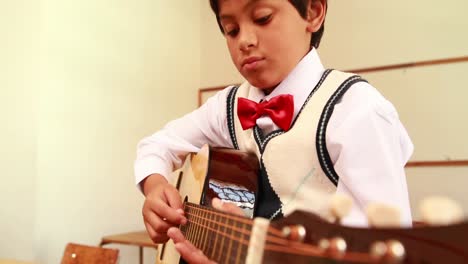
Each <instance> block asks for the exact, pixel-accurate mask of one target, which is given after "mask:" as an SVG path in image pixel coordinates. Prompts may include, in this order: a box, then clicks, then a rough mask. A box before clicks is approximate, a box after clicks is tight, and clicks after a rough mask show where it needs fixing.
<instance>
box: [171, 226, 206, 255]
mask: <svg viewBox="0 0 468 264" xmlns="http://www.w3.org/2000/svg"><path fill="white" fill-rule="evenodd" d="M167 234H168V235H169V237H170V238H171V239H172V240H173V241H174V244H175V247H176V250H177V251H178V252H179V254H180V255H181V257H182V258H183V259H184V260H186V261H187V262H188V263H195V264H196V263H215V262H213V261H211V260H209V259H208V257H207V256H205V255H204V254H203V252H202V251H201V250H199V249H197V248H196V247H195V246H194V245H193V244H192V243H190V241H188V240H186V239H185V237H184V236H183V234H182V232H180V230H179V229H178V228H170V229H169V230H168V232H167Z"/></svg>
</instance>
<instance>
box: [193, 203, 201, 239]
mask: <svg viewBox="0 0 468 264" xmlns="http://www.w3.org/2000/svg"><path fill="white" fill-rule="evenodd" d="M197 209H198V208H196V209H195V210H194V213H195V230H196V231H195V236H194V238H193V240H194V243H193V245H194V246H195V247H197V248H200V243H199V242H200V233H201V231H202V230H201V228H200V211H199V210H197Z"/></svg>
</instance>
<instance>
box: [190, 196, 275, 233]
mask: <svg viewBox="0 0 468 264" xmlns="http://www.w3.org/2000/svg"><path fill="white" fill-rule="evenodd" d="M185 206H186V207H189V208H190V209H192V210H194V211H206V212H209V213H210V214H213V215H216V216H219V217H221V218H227V219H232V220H233V221H235V222H236V221H237V222H238V223H244V224H247V226H248V227H249V228H250V229H251V228H252V223H253V221H252V219H247V218H243V217H240V216H235V215H229V214H225V213H222V212H218V211H216V210H214V209H211V208H206V207H201V206H200V205H195V204H190V203H186V205H185ZM187 213H189V214H190V212H186V214H187ZM191 215H193V214H191ZM195 216H196V215H195ZM196 217H197V216H196ZM202 219H203V220H204V221H210V219H206V218H202ZM224 226H225V227H228V228H231V226H228V225H224ZM247 230H248V229H247ZM244 233H245V234H247V235H250V232H249V231H247V232H244ZM268 233H271V234H272V235H274V236H277V237H283V235H282V231H280V230H278V229H276V228H274V227H272V226H269V227H268Z"/></svg>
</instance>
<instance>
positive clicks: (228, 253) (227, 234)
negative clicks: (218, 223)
mask: <svg viewBox="0 0 468 264" xmlns="http://www.w3.org/2000/svg"><path fill="white" fill-rule="evenodd" d="M230 221H231V219H229V218H228V219H227V226H228V229H229V230H230V231H231V232H230V233H231V234H230V235H231V237H233V236H234V234H233V232H234V229H233V228H230V227H232V224H231V223H230ZM229 230H227V231H226V236H228V239H229V244H228V249H227V258H228V259H229V260H230V259H231V250H232V239H230V238H229Z"/></svg>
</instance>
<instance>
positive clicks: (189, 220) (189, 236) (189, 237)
mask: <svg viewBox="0 0 468 264" xmlns="http://www.w3.org/2000/svg"><path fill="white" fill-rule="evenodd" d="M192 211H193V210H192V208H191V207H190V206H188V207H187V211H186V217H187V224H186V225H185V226H187V232H188V234H187V236H185V238H186V239H187V240H188V241H192V239H193V216H192V213H193V212H192Z"/></svg>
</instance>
